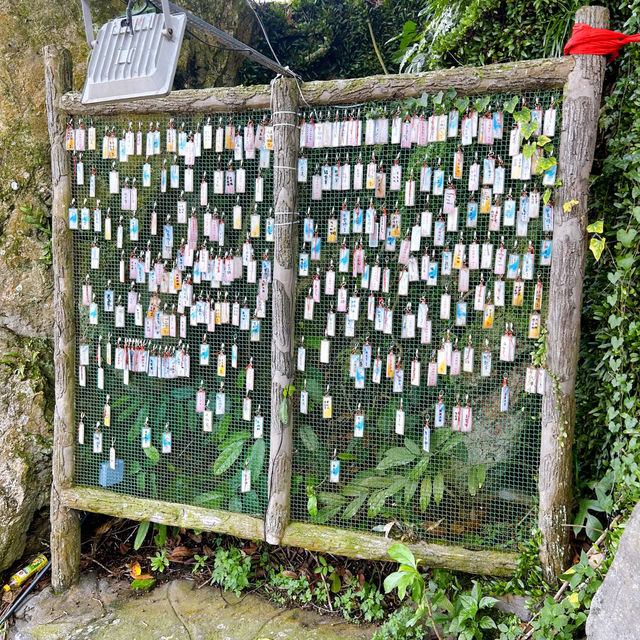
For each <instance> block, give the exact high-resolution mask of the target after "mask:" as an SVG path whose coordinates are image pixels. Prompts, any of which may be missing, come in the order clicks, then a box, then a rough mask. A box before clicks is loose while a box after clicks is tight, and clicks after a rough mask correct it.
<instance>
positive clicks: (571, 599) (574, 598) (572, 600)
mask: <svg viewBox="0 0 640 640" xmlns="http://www.w3.org/2000/svg"><path fill="white" fill-rule="evenodd" d="M569 602H570V603H571V605H572V606H573V607H574V608H578V607H579V606H580V600H579V599H578V592H577V591H574V592H573V593H572V594H571V595H570V596H569Z"/></svg>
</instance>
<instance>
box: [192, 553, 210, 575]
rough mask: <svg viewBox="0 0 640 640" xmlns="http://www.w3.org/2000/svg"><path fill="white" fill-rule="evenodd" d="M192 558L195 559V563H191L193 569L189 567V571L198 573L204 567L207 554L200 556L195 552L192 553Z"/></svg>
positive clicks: (207, 557)
mask: <svg viewBox="0 0 640 640" xmlns="http://www.w3.org/2000/svg"><path fill="white" fill-rule="evenodd" d="M193 559H194V560H195V563H194V565H193V569H191V573H200V571H202V569H204V568H205V566H206V563H207V560H208V559H209V556H201V555H199V554H197V553H196V554H194V556H193Z"/></svg>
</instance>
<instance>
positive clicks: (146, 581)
mask: <svg viewBox="0 0 640 640" xmlns="http://www.w3.org/2000/svg"><path fill="white" fill-rule="evenodd" d="M152 562H153V561H152ZM155 583H156V579H155V578H143V579H140V578H136V579H135V580H134V581H133V582H132V583H131V588H132V589H133V590H134V591H149V589H151V587H153V585H154V584H155Z"/></svg>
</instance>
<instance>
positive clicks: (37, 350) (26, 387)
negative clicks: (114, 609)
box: [0, 329, 53, 571]
mask: <svg viewBox="0 0 640 640" xmlns="http://www.w3.org/2000/svg"><path fill="white" fill-rule="evenodd" d="M50 351H51V347H50V342H49V341H48V340H41V339H25V338H22V337H19V336H16V335H14V334H12V333H11V332H9V331H7V330H6V329H0V360H3V361H4V362H3V363H2V364H0V523H1V525H0V571H2V570H4V569H6V568H8V567H10V566H11V565H12V564H13V563H14V562H15V561H16V560H17V559H18V558H20V557H21V556H22V553H23V551H24V550H25V545H26V543H27V537H28V536H27V531H28V529H29V527H30V525H31V523H32V520H33V517H34V515H35V514H36V513H37V512H38V511H39V510H40V509H42V507H44V506H45V505H47V504H48V503H49V490H50V485H51V436H52V432H53V428H52V418H53V416H52V410H51V409H52V406H51V402H48V401H47V397H49V398H50V399H51V393H50V389H51V381H52V371H51V352H50Z"/></svg>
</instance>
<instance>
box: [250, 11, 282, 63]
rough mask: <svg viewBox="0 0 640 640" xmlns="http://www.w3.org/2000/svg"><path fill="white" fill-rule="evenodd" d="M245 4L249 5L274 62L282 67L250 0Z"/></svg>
mask: <svg viewBox="0 0 640 640" xmlns="http://www.w3.org/2000/svg"><path fill="white" fill-rule="evenodd" d="M247 4H248V5H249V8H250V9H251V11H253V15H254V16H255V17H256V20H257V21H258V24H259V25H260V28H261V29H262V33H264V37H265V40H266V41H267V44H268V45H269V49H271V53H272V55H273V57H274V59H275V61H276V62H277V63H278V64H279V65H280V66H282V63H281V62H280V60H278V56H277V55H276V52H275V51H274V50H273V47H272V46H271V40H269V36H268V35H267V30H266V29H265V28H264V25H263V24H262V20H260V16H259V15H258V12H257V11H256V10H255V8H254V6H253V3H252V2H251V0H247Z"/></svg>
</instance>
